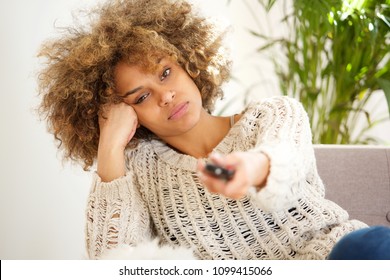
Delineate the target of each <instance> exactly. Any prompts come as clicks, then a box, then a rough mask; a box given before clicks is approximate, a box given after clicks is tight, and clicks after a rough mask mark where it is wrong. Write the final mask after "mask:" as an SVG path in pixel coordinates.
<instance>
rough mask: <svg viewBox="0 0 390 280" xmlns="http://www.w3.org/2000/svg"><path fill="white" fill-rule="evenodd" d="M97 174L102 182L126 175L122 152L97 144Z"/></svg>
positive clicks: (120, 149)
mask: <svg viewBox="0 0 390 280" xmlns="http://www.w3.org/2000/svg"><path fill="white" fill-rule="evenodd" d="M97 173H98V175H99V177H100V178H101V180H102V182H110V181H113V180H115V179H117V178H120V177H122V176H124V175H125V174H126V167H125V155H124V150H123V149H122V148H116V147H112V146H109V145H105V144H104V143H102V144H101V143H99V149H98V157H97Z"/></svg>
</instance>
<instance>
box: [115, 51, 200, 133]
mask: <svg viewBox="0 0 390 280" xmlns="http://www.w3.org/2000/svg"><path fill="white" fill-rule="evenodd" d="M156 64H157V71H156V72H155V73H145V71H142V69H141V67H139V66H137V65H128V64H126V63H124V62H120V63H118V65H117V66H116V68H115V84H116V88H117V91H118V93H119V94H120V95H121V96H125V98H124V102H125V103H127V104H129V105H130V106H132V107H133V108H134V110H135V112H136V113H137V116H138V122H139V124H140V125H142V126H144V127H146V128H148V129H149V130H150V131H152V132H153V133H154V134H156V135H157V136H158V137H160V138H166V137H172V136H178V135H181V134H183V133H185V132H187V131H189V130H191V128H193V127H194V126H195V125H196V124H197V123H198V121H199V118H200V113H201V110H203V108H202V100H201V95H200V92H199V89H198V88H197V86H196V85H195V83H194V81H193V80H192V79H191V77H190V76H189V75H188V74H187V72H186V71H185V70H184V69H183V68H181V67H180V66H179V65H178V64H177V63H176V62H174V61H172V60H170V59H168V58H163V59H161V60H160V61H159V62H156Z"/></svg>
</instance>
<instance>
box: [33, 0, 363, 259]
mask: <svg viewBox="0 0 390 280" xmlns="http://www.w3.org/2000/svg"><path fill="white" fill-rule="evenodd" d="M191 9H192V7H191V5H190V4H188V3H187V2H183V1H169V0H162V1H161V0H137V1H124V0H123V1H109V2H107V3H105V4H104V5H103V6H101V7H99V8H98V9H97V10H95V12H94V13H93V14H92V15H93V16H94V15H96V17H93V16H92V17H91V18H92V22H91V25H90V27H89V28H88V29H85V28H83V27H79V28H78V29H77V28H74V29H69V33H68V35H64V36H63V37H62V38H60V39H57V40H54V41H51V42H46V43H45V45H43V47H42V51H41V53H40V55H41V56H43V57H46V59H47V61H48V65H47V67H46V68H45V69H43V71H42V72H41V75H40V78H41V80H40V91H41V94H42V97H43V100H42V104H41V110H42V113H43V114H45V117H46V118H47V121H48V124H49V128H50V130H51V132H52V133H53V134H54V136H55V138H56V139H58V140H60V142H61V145H60V147H61V148H62V149H63V150H64V151H65V157H66V158H69V159H72V160H76V161H81V162H83V164H84V168H85V169H89V168H90V167H92V166H93V165H94V164H95V163H96V168H97V171H96V172H95V173H94V175H93V177H94V178H93V186H92V188H91V193H90V195H89V199H88V209H87V230H86V242H87V250H88V254H89V257H90V258H101V257H102V256H104V255H105V254H107V252H109V251H110V250H109V249H112V248H116V247H120V246H122V245H123V244H127V245H130V246H132V247H135V246H137V244H141V243H143V242H145V240H146V241H147V240H150V239H151V238H154V237H158V239H159V242H160V243H161V244H162V245H167V246H172V247H175V248H176V247H179V248H190V250H192V252H193V254H194V256H195V257H196V258H199V259H325V258H327V257H328V255H329V253H330V251H331V249H332V248H333V247H334V245H335V244H336V242H337V241H338V240H339V239H340V238H341V237H343V236H345V235H346V234H348V233H350V232H353V231H355V230H357V229H361V228H366V227H367V226H366V225H365V224H363V223H361V222H359V221H355V220H348V214H347V213H346V212H345V211H344V210H343V209H341V208H340V207H339V206H337V205H336V204H334V203H333V202H331V201H328V200H326V199H324V186H323V184H322V182H321V179H320V178H319V176H318V173H317V169H316V164H315V158H314V152H313V148H312V144H311V133H310V127H309V125H308V123H309V122H308V120H307V115H306V113H305V111H304V110H303V108H302V106H301V105H300V104H299V103H298V102H297V101H295V100H293V99H290V98H287V97H274V98H269V99H266V100H263V101H262V102H259V103H253V104H251V105H250V106H248V108H246V109H245V110H244V111H243V112H242V113H241V114H237V115H234V116H231V117H218V116H213V115H211V112H212V109H213V105H214V102H215V100H216V99H217V98H219V97H222V90H221V85H222V83H223V82H224V81H226V80H227V79H228V76H229V67H230V62H229V61H228V60H226V58H225V57H223V56H222V54H223V53H224V52H221V48H222V45H221V41H222V37H223V34H217V33H216V31H215V30H216V29H215V27H214V26H213V25H212V24H210V23H209V22H207V21H206V20H205V19H204V18H202V17H201V16H200V15H198V14H196V13H195V12H193V11H192V10H191ZM210 162H211V163H214V164H217V165H219V166H222V167H224V168H226V169H227V170H228V171H233V172H234V175H233V177H232V178H231V179H220V178H217V177H215V175H212V174H209V173H208V172H207V170H206V167H205V164H206V163H210Z"/></svg>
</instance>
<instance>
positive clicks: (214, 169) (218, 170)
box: [205, 163, 234, 180]
mask: <svg viewBox="0 0 390 280" xmlns="http://www.w3.org/2000/svg"><path fill="white" fill-rule="evenodd" d="M205 170H206V172H207V173H208V174H210V175H212V176H214V177H217V178H219V179H222V180H230V179H231V178H232V177H233V175H234V170H231V169H226V168H223V167H221V166H218V165H215V164H212V163H207V164H206V166H205Z"/></svg>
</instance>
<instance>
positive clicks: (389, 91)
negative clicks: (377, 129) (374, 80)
mask: <svg viewBox="0 0 390 280" xmlns="http://www.w3.org/2000/svg"><path fill="white" fill-rule="evenodd" d="M378 84H379V85H380V87H381V88H382V90H383V92H384V93H385V96H386V101H387V108H388V110H389V115H390V81H389V80H385V79H381V78H379V79H378Z"/></svg>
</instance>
